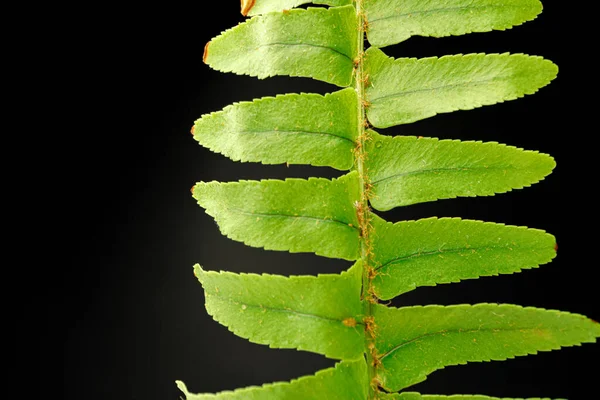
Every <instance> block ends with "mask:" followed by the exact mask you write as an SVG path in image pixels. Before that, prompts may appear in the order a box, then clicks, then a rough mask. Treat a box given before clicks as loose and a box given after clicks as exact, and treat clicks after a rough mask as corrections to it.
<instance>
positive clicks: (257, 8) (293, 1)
mask: <svg viewBox="0 0 600 400" xmlns="http://www.w3.org/2000/svg"><path fill="white" fill-rule="evenodd" d="M241 2H242V14H243V15H258V14H264V13H267V12H270V11H283V10H289V9H290V8H294V7H298V6H299V5H302V4H307V3H313V4H326V5H329V6H345V5H347V4H352V0H241Z"/></svg>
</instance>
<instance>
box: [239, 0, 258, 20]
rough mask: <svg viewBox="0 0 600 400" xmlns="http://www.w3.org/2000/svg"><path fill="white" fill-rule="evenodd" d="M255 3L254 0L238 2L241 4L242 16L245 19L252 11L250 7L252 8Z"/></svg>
mask: <svg viewBox="0 0 600 400" xmlns="http://www.w3.org/2000/svg"><path fill="white" fill-rule="evenodd" d="M255 2H256V0H240V3H241V7H242V10H241V12H242V15H243V16H244V17H245V16H247V15H248V13H249V12H250V10H251V9H252V7H254V3H255Z"/></svg>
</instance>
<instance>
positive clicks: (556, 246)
mask: <svg viewBox="0 0 600 400" xmlns="http://www.w3.org/2000/svg"><path fill="white" fill-rule="evenodd" d="M554 251H555V252H557V253H558V243H556V242H554Z"/></svg>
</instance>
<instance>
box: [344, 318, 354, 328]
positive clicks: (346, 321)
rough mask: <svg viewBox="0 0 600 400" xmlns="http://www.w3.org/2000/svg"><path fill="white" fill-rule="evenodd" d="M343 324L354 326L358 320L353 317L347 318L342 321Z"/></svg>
mask: <svg viewBox="0 0 600 400" xmlns="http://www.w3.org/2000/svg"><path fill="white" fill-rule="evenodd" d="M342 324H344V325H346V326H347V327H349V328H354V327H355V326H356V320H355V319H354V318H352V317H350V318H346V319H345V320H343V321H342Z"/></svg>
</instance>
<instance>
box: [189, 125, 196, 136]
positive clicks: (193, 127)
mask: <svg viewBox="0 0 600 400" xmlns="http://www.w3.org/2000/svg"><path fill="white" fill-rule="evenodd" d="M194 129H196V125H192V129H190V133H191V134H192V135H193V134H194Z"/></svg>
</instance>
